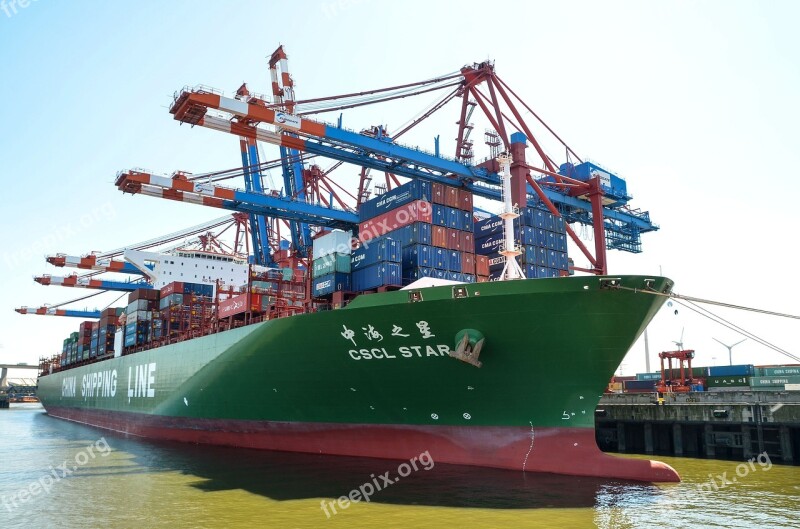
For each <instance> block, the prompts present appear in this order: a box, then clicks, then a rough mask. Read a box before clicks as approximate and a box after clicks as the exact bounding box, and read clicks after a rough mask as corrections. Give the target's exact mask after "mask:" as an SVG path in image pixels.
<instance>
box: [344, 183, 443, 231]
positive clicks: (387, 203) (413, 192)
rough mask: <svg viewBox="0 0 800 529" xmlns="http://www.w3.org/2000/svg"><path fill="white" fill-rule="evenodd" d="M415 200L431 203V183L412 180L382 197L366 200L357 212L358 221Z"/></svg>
mask: <svg viewBox="0 0 800 529" xmlns="http://www.w3.org/2000/svg"><path fill="white" fill-rule="evenodd" d="M415 200H424V201H426V202H430V201H431V183H430V182H427V181H424V180H412V181H410V182H408V183H407V184H403V185H401V186H398V187H395V188H394V189H392V190H390V191H387V192H386V193H384V194H382V195H378V196H377V197H375V198H373V199H371V200H367V201H366V202H364V203H363V204H361V208H360V209H359V210H358V220H359V221H361V222H363V221H365V220H369V219H371V218H374V217H377V216H379V215H381V214H383V213H386V212H387V211H391V210H392V209H395V208H398V207H400V206H402V205H404V204H408V203H409V202H413V201H415Z"/></svg>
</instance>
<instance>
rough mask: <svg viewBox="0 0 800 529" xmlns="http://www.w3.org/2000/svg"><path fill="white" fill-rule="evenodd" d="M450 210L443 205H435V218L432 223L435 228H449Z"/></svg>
mask: <svg viewBox="0 0 800 529" xmlns="http://www.w3.org/2000/svg"><path fill="white" fill-rule="evenodd" d="M448 209H450V208H448V207H447V206H443V205H441V204H434V205H433V217H432V222H433V225H434V226H447V225H448V224H447V221H448V218H447V210H448Z"/></svg>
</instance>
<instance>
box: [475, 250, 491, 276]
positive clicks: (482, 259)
mask: <svg viewBox="0 0 800 529" xmlns="http://www.w3.org/2000/svg"><path fill="white" fill-rule="evenodd" d="M475 273H476V274H478V275H479V276H487V277H488V275H489V257H487V256H485V255H476V256H475Z"/></svg>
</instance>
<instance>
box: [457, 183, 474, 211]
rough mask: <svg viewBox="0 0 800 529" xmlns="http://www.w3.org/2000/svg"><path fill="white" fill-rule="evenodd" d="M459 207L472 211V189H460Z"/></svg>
mask: <svg viewBox="0 0 800 529" xmlns="http://www.w3.org/2000/svg"><path fill="white" fill-rule="evenodd" d="M458 209H463V210H464V211H469V212H472V191H470V190H468V189H459V190H458Z"/></svg>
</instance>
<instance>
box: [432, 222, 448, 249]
mask: <svg viewBox="0 0 800 529" xmlns="http://www.w3.org/2000/svg"><path fill="white" fill-rule="evenodd" d="M432 228H433V229H432V230H431V243H432V244H433V246H436V247H437V248H447V230H448V229H449V228H445V227H444V226H432Z"/></svg>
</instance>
